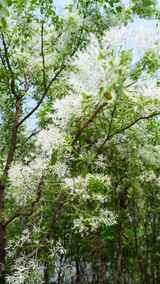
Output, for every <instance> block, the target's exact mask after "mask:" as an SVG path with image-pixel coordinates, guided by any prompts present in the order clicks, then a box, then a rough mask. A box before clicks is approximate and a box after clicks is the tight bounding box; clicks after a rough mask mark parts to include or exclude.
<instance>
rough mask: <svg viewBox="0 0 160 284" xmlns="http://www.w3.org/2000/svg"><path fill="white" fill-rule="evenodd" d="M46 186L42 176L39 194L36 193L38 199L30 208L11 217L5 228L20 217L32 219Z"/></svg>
mask: <svg viewBox="0 0 160 284" xmlns="http://www.w3.org/2000/svg"><path fill="white" fill-rule="evenodd" d="M43 185H44V176H43V175H42V176H41V179H40V182H39V184H38V188H37V192H36V198H35V200H33V201H32V203H31V206H30V208H25V209H22V210H21V209H20V210H18V211H17V212H16V213H15V214H14V215H13V216H12V217H10V218H9V219H8V220H6V221H5V223H4V226H5V227H6V226H8V225H9V224H10V223H12V222H13V221H14V220H15V219H17V218H19V217H22V216H23V217H30V216H31V215H32V214H33V213H34V209H35V207H36V204H37V203H38V202H39V201H40V199H41V196H42V188H43Z"/></svg>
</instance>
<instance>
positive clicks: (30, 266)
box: [6, 256, 44, 284]
mask: <svg viewBox="0 0 160 284" xmlns="http://www.w3.org/2000/svg"><path fill="white" fill-rule="evenodd" d="M43 275H44V266H43V265H41V264H40V263H39V262H38V261H37V260H36V259H34V258H32V259H28V258H26V257H25V256H22V257H19V258H17V259H16V260H15V264H14V266H13V272H12V273H11V274H9V275H7V277H6V281H7V283H8V284H24V283H28V284H29V283H30V284H31V283H35V284H42V283H44V282H43Z"/></svg>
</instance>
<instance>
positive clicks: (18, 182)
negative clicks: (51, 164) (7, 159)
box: [7, 157, 46, 206]
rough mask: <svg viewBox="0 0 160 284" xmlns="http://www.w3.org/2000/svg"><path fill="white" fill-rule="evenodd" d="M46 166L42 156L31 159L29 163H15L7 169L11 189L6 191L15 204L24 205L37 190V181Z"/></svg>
mask: <svg viewBox="0 0 160 284" xmlns="http://www.w3.org/2000/svg"><path fill="white" fill-rule="evenodd" d="M45 168H46V160H45V159H42V158H40V157H39V158H36V159H33V161H32V162H31V163H30V164H29V165H23V164H22V163H20V162H19V163H17V164H15V165H13V166H12V167H11V168H10V170H9V180H10V183H11V186H12V190H11V191H8V192H7V194H8V196H11V197H12V198H13V199H14V200H15V202H16V203H17V205H19V206H25V204H26V202H27V200H28V198H31V197H32V196H33V195H34V193H35V191H36V190H37V186H38V183H39V181H40V178H41V176H42V173H43V171H44V170H45Z"/></svg>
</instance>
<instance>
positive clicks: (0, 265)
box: [0, 182, 6, 284]
mask: <svg viewBox="0 0 160 284" xmlns="http://www.w3.org/2000/svg"><path fill="white" fill-rule="evenodd" d="M3 215H4V185H3V184H2V182H0V284H4V283H5V245H6V242H5V226H4V222H3V221H4V220H3Z"/></svg>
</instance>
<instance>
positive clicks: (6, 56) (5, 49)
mask: <svg viewBox="0 0 160 284" xmlns="http://www.w3.org/2000/svg"><path fill="white" fill-rule="evenodd" d="M1 38H2V44H3V48H4V54H5V61H6V65H7V67H8V70H9V71H10V74H11V82H10V88H11V92H12V94H13V95H14V96H16V86H15V76H14V72H13V70H12V67H11V63H10V60H9V53H8V47H7V44H6V41H5V38H4V34H3V33H1ZM1 60H2V58H1ZM2 63H3V65H4V64H5V63H4V60H2Z"/></svg>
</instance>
